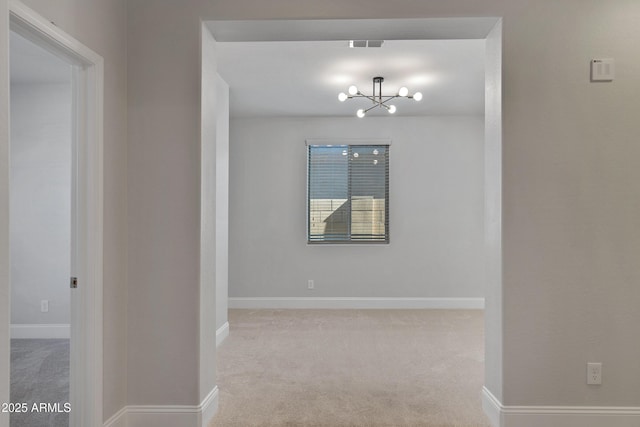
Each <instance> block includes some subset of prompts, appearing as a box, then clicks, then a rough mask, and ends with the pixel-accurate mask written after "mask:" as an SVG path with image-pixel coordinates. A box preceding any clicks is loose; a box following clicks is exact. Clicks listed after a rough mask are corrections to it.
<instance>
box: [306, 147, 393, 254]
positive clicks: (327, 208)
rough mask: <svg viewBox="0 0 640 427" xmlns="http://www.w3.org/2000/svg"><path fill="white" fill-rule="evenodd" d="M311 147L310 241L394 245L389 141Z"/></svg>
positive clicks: (308, 202)
mask: <svg viewBox="0 0 640 427" xmlns="http://www.w3.org/2000/svg"><path fill="white" fill-rule="evenodd" d="M307 145H308V150H309V152H308V165H307V166H308V169H307V170H308V192H307V199H308V200H307V206H308V218H307V224H308V228H307V240H308V242H309V243H354V242H366V243H371V242H379V243H388V242H389V143H388V142H387V143H386V144H371V145H364V144H357V145H355V144H354V145H351V144H350V145H346V144H345V145H336V144H332V145H327V144H314V143H310V142H309V141H307Z"/></svg>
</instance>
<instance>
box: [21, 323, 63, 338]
mask: <svg viewBox="0 0 640 427" xmlns="http://www.w3.org/2000/svg"><path fill="white" fill-rule="evenodd" d="M70 337H71V326H70V325H69V324H57V325H53V324H50V325H47V324H41V325H37V324H12V325H11V339H52V338H61V339H65V338H66V339H69V338H70Z"/></svg>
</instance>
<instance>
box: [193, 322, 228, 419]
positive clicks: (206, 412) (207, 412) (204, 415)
mask: <svg viewBox="0 0 640 427" xmlns="http://www.w3.org/2000/svg"><path fill="white" fill-rule="evenodd" d="M227 325H228V324H227ZM228 330H229V329H228V328H227V331H228ZM199 410H200V413H201V416H200V424H199V426H198V427H207V426H208V425H209V423H211V420H212V419H213V417H214V416H215V415H216V412H218V386H215V387H214V388H213V390H211V391H210V392H209V394H208V395H207V396H206V397H205V398H204V400H203V401H202V402H201V403H200V406H199Z"/></svg>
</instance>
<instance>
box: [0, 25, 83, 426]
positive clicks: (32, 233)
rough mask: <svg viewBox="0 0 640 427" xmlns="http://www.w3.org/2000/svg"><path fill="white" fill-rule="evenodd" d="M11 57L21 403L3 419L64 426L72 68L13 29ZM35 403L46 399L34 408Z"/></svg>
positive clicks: (15, 373) (14, 353) (15, 360)
mask: <svg viewBox="0 0 640 427" xmlns="http://www.w3.org/2000/svg"><path fill="white" fill-rule="evenodd" d="M10 64H11V70H10V93H11V98H10V107H11V110H10V117H11V126H10V129H11V134H10V153H11V161H10V194H11V196H10V197H11V199H10V218H11V220H10V238H11V245H10V250H11V390H10V392H11V394H10V398H11V402H20V403H21V404H25V403H26V408H20V409H26V410H25V411H15V412H11V415H10V425H11V426H39V425H50V426H54V427H67V426H68V425H69V412H70V410H71V404H70V399H69V380H70V378H69V368H70V361H69V354H70V338H71V328H70V324H71V289H70V288H69V282H70V277H71V276H72V273H71V265H72V253H73V249H72V243H73V242H72V238H71V236H72V229H74V228H75V225H74V224H72V216H71V206H72V175H73V174H72V146H73V143H72V142H73V130H72V129H73V120H72V109H73V78H72V77H73V76H72V67H71V65H70V64H68V63H66V62H65V61H63V60H62V59H60V58H58V57H56V56H55V55H53V54H52V53H50V52H48V51H46V50H44V49H43V48H41V47H39V46H37V45H36V44H34V43H33V42H31V41H29V40H27V39H25V38H24V37H22V36H20V35H19V34H17V33H15V32H13V31H12V32H11V34H10ZM41 402H43V403H47V404H48V403H51V404H52V407H51V408H47V410H46V411H41V412H40V411H36V410H34V409H35V408H34V406H33V405H34V404H35V405H36V408H38V409H39V407H38V405H39V404H40V403H41ZM23 406H24V405H23ZM49 409H52V410H51V411H50V410H49Z"/></svg>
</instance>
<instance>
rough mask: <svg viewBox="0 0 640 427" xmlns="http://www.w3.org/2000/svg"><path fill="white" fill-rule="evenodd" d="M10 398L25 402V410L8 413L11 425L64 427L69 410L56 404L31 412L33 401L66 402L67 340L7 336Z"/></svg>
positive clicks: (67, 387)
mask: <svg viewBox="0 0 640 427" xmlns="http://www.w3.org/2000/svg"><path fill="white" fill-rule="evenodd" d="M11 402H12V403H27V406H28V408H29V410H28V412H27V413H12V414H11V416H10V426H11V427H44V426H47V427H68V426H69V414H67V413H64V412H62V413H60V412H57V411H58V408H48V409H44V408H43V409H42V412H33V411H31V409H33V404H34V403H37V404H40V403H52V404H55V403H59V404H60V408H61V409H62V410H64V408H63V405H64V404H65V403H67V402H69V340H63V339H60V340H58V339H46V340H42V339H37V340H36V339H12V340H11Z"/></svg>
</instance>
